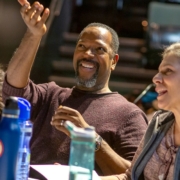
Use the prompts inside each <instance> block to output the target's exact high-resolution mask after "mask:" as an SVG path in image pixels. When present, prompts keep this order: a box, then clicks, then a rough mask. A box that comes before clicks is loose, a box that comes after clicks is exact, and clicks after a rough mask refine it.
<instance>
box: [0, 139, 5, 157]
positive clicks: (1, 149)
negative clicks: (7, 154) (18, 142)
mask: <svg viewBox="0 0 180 180" xmlns="http://www.w3.org/2000/svg"><path fill="white" fill-rule="evenodd" d="M3 152H4V146H3V143H2V141H1V140H0V157H1V156H2V154H3Z"/></svg>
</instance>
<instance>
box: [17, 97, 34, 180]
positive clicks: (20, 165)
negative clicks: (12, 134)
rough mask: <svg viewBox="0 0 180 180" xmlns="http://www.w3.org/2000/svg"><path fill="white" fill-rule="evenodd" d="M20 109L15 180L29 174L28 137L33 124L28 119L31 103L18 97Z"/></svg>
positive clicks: (24, 177)
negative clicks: (19, 134)
mask: <svg viewBox="0 0 180 180" xmlns="http://www.w3.org/2000/svg"><path fill="white" fill-rule="evenodd" d="M18 105H19V109H20V115H19V126H20V130H21V136H20V146H19V152H18V162H17V173H16V180H27V179H28V176H29V165H30V154H31V153H30V147H29V143H30V139H31V136H32V128H33V125H32V123H31V121H30V120H29V119H30V111H31V105H30V103H29V101H27V100H26V99H24V98H20V97H18Z"/></svg>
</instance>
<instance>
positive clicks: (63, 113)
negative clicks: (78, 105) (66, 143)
mask: <svg viewBox="0 0 180 180" xmlns="http://www.w3.org/2000/svg"><path fill="white" fill-rule="evenodd" d="M67 120H68V121H71V122H72V123H73V124H74V125H76V126H77V127H81V128H85V127H88V126H89V125H88V124H87V123H86V121H85V120H84V118H83V117H82V115H81V114H80V113H79V112H78V111H77V110H75V109H72V108H69V107H66V106H60V107H59V108H58V109H57V110H56V112H55V115H54V116H53V118H52V121H51V125H53V126H54V127H55V128H56V129H58V130H59V131H62V132H64V133H65V134H66V135H68V136H70V133H69V131H68V130H67V129H66V128H65V127H64V126H63V124H62V122H64V121H67Z"/></svg>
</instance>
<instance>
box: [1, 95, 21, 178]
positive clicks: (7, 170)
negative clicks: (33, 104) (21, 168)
mask: <svg viewBox="0 0 180 180" xmlns="http://www.w3.org/2000/svg"><path fill="white" fill-rule="evenodd" d="M18 117H19V107H18V99H17V98H16V97H9V98H8V99H7V100H6V102H5V107H4V109H3V112H2V118H1V122H0V179H1V180H15V178H16V163H17V157H18V149H19V142H20V128H19V124H18Z"/></svg>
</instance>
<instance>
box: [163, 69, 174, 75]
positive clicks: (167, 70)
mask: <svg viewBox="0 0 180 180" xmlns="http://www.w3.org/2000/svg"><path fill="white" fill-rule="evenodd" d="M171 72H172V70H171V69H169V68H168V69H165V70H164V71H163V72H162V73H163V74H169V73H171Z"/></svg>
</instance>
